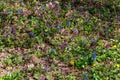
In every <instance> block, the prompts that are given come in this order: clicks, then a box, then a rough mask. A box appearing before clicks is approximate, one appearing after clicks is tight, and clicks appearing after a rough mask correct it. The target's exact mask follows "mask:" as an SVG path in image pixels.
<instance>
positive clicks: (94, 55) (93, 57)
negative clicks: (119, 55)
mask: <svg viewBox="0 0 120 80" xmlns="http://www.w3.org/2000/svg"><path fill="white" fill-rule="evenodd" d="M96 58H97V55H96V53H95V52H94V53H93V54H92V59H93V60H96Z"/></svg>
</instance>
